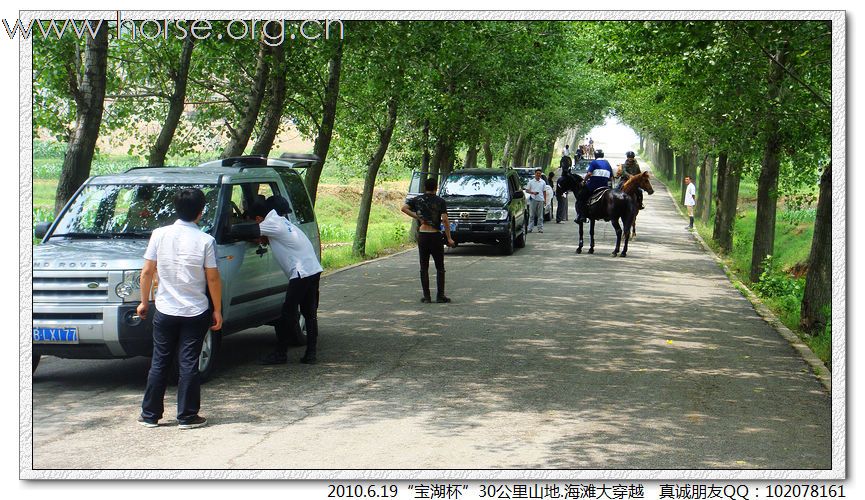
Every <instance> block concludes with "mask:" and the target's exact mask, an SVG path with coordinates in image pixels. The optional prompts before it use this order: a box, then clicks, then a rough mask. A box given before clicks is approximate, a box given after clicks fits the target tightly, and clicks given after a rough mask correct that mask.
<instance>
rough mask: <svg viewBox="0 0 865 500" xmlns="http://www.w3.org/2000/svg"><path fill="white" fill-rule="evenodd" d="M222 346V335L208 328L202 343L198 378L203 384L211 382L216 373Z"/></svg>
mask: <svg viewBox="0 0 865 500" xmlns="http://www.w3.org/2000/svg"><path fill="white" fill-rule="evenodd" d="M221 346H222V333H221V332H214V331H213V330H211V329H209V328H208V330H207V333H205V334H204V341H203V342H202V343H201V354H200V355H199V356H198V376H199V379H200V380H201V381H202V382H206V381H208V380H210V378H211V377H212V376H213V374H214V373H215V371H216V363H217V360H218V356H219V351H220V347H221Z"/></svg>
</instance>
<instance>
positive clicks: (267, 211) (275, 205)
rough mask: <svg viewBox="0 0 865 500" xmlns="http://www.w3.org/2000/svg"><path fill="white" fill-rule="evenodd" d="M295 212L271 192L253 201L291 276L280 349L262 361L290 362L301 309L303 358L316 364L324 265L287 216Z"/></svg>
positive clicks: (280, 329)
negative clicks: (292, 339) (289, 355)
mask: <svg viewBox="0 0 865 500" xmlns="http://www.w3.org/2000/svg"><path fill="white" fill-rule="evenodd" d="M289 213H291V206H290V205H289V203H288V200H286V199H285V198H283V197H282V196H279V195H274V196H271V197H270V198H268V199H267V202H266V203H265V204H264V205H262V203H261V202H260V201H256V202H253V204H252V215H253V217H255V221H256V222H258V230H259V232H260V233H261V235H262V236H266V237H267V239H268V243H269V244H270V248H271V249H273V257H274V258H275V259H276V262H277V263H278V264H279V267H280V268H281V269H282V271H283V272H284V273H285V276H286V278H288V290H286V292H285V302H283V304H282V318H280V321H279V323H278V324H277V326H276V349H275V350H274V351H273V352H271V353H270V354H268V355H267V356H265V357H264V358H262V360H261V364H264V365H277V364H284V363H287V362H288V345H289V341H290V339H291V333H292V330H293V329H294V328H296V327H297V320H298V317H297V311H298V308H299V309H300V313H301V314H303V318H304V319H305V320H306V353H305V354H304V355H303V357H302V358H300V362H301V363H304V364H310V365H311V364H315V362H316V355H317V347H318V287H319V283H320V281H321V272H322V267H321V263H320V262H319V261H318V257H317V256H316V255H315V249H314V248H313V247H312V242H311V241H309V238H307V237H306V234H304V233H303V231H301V230H300V228H299V227H297V226H295V225H294V224H292V222H291V221H290V220H288V218H287V217H286V216H287V215H288V214H289Z"/></svg>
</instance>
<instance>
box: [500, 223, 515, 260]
mask: <svg viewBox="0 0 865 500" xmlns="http://www.w3.org/2000/svg"><path fill="white" fill-rule="evenodd" d="M515 233H516V229H515V228H514V224H513V223H511V232H510V234H508V236H507V238H505V239H504V240H502V241H501V242H499V249H500V250H501V252H502V254H504V255H513V254H514V247H515V245H514V240H515V239H516V234H515Z"/></svg>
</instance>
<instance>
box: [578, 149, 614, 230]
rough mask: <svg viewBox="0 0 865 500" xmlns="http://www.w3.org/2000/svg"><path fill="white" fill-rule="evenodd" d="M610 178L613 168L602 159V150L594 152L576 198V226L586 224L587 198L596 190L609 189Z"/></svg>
mask: <svg viewBox="0 0 865 500" xmlns="http://www.w3.org/2000/svg"><path fill="white" fill-rule="evenodd" d="M612 178H613V167H611V166H610V162H608V161H607V160H605V159H604V151H603V150H602V149H597V150H595V159H594V160H593V161H592V163H590V164H589V169H588V172H587V173H586V178H585V181H586V183H585V185H584V186H583V189H581V190H580V194H579V195H578V196H577V220H576V221H575V222H576V223H577V224H582V223H583V222H586V213H587V212H588V206H587V203H588V201H589V196H590V195H591V194H592V193H594V192H595V191H597V190H598V189H601V188H606V187H610V181H611V180H612Z"/></svg>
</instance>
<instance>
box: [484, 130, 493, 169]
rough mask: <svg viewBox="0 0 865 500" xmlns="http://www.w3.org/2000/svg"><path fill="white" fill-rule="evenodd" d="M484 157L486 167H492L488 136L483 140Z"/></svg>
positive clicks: (491, 150) (491, 153) (491, 151)
mask: <svg viewBox="0 0 865 500" xmlns="http://www.w3.org/2000/svg"><path fill="white" fill-rule="evenodd" d="M484 159H485V160H486V163H487V168H493V149H492V148H491V147H490V139H489V137H487V139H486V140H484Z"/></svg>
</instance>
